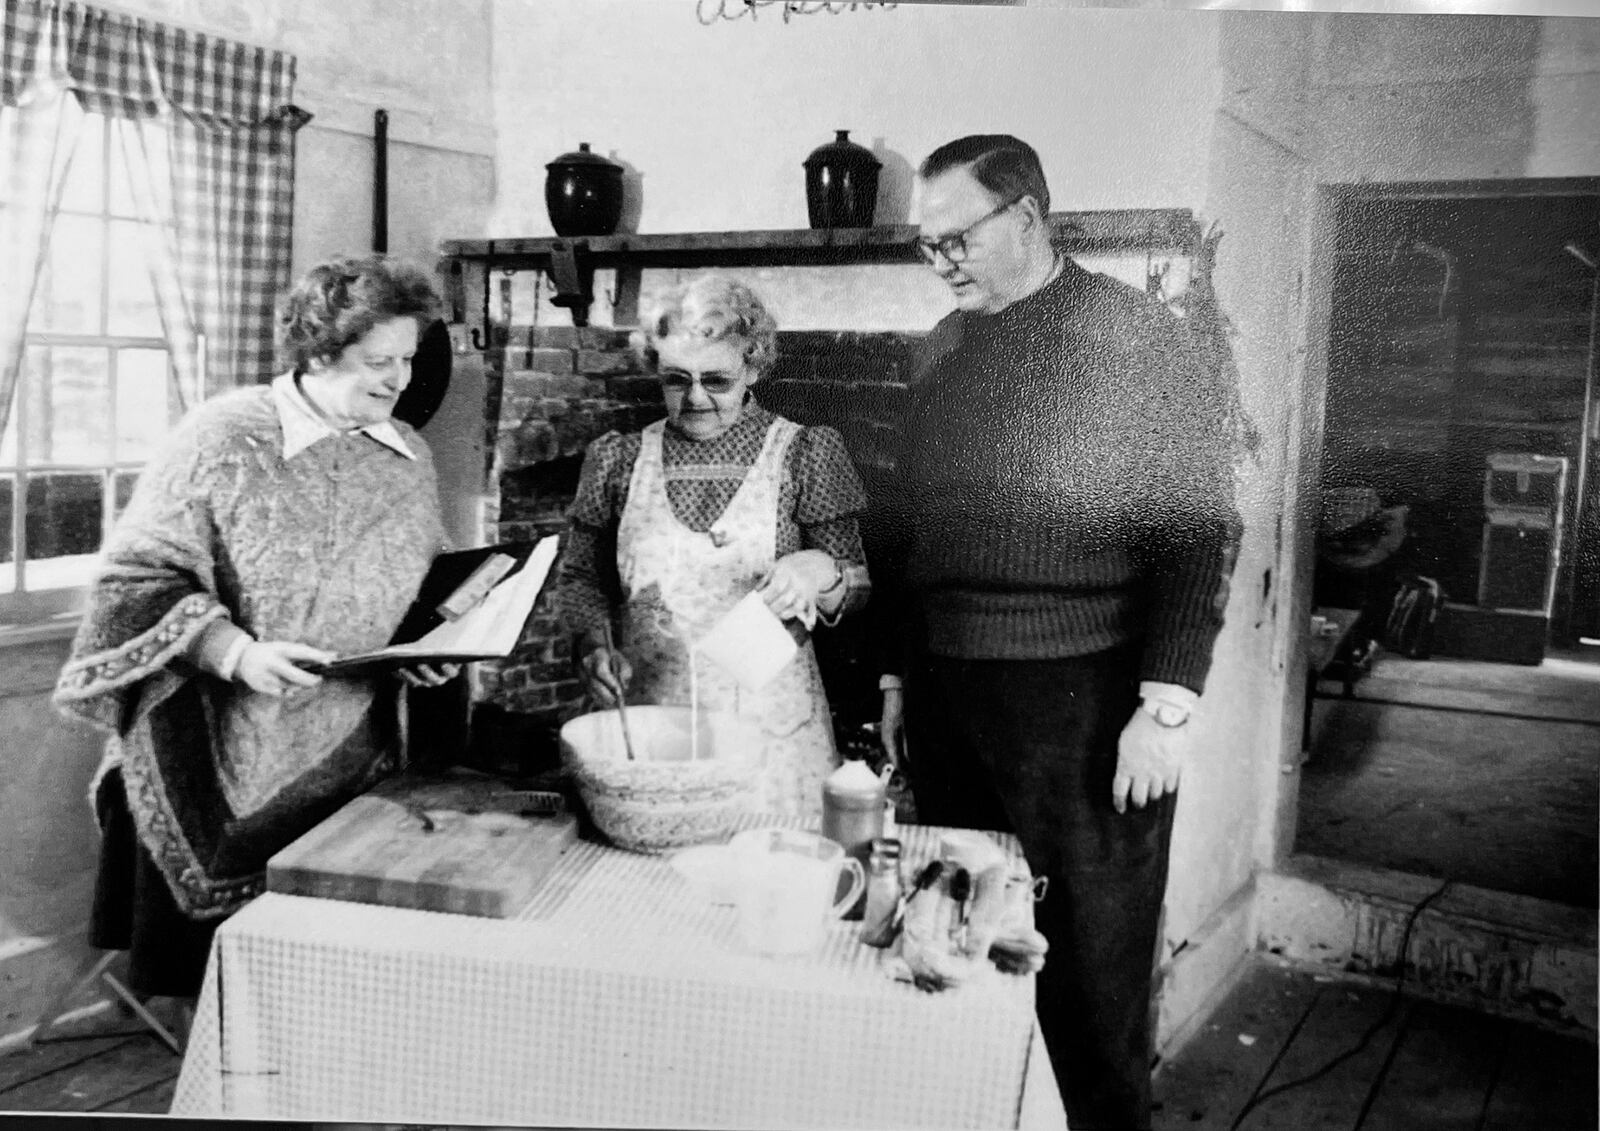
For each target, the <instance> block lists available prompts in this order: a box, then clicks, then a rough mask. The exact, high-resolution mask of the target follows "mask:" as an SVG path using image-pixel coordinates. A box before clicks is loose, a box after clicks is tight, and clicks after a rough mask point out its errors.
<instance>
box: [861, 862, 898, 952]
mask: <svg viewBox="0 0 1600 1131" xmlns="http://www.w3.org/2000/svg"><path fill="white" fill-rule="evenodd" d="M900 892H901V885H900V842H899V841H898V840H891V839H889V838H887V837H881V836H880V837H874V838H873V841H872V852H871V854H870V855H869V856H868V858H867V907H866V911H865V913H864V914H863V915H862V917H861V920H862V921H861V941H862V942H864V943H866V944H867V945H868V946H877V947H885V946H888V945H889V944H890V943H892V942H894V936H895V934H896V930H895V921H894V918H895V911H896V910H897V909H898V908H899V906H900Z"/></svg>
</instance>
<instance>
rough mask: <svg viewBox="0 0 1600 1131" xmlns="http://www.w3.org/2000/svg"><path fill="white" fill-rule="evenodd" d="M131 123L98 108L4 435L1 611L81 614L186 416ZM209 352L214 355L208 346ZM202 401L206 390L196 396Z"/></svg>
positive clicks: (82, 138) (76, 166)
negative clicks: (148, 467) (126, 160)
mask: <svg viewBox="0 0 1600 1131" xmlns="http://www.w3.org/2000/svg"><path fill="white" fill-rule="evenodd" d="M119 128H121V123H120V122H119V121H117V120H115V119H107V118H106V117H104V116H102V115H99V114H86V115H85V116H84V120H83V126H82V132H81V133H80V135H79V139H78V142H77V149H76V151H75V153H74V156H73V161H72V165H71V169H70V171H69V173H68V179H67V184H66V189H65V193H64V196H63V199H62V207H61V211H60V213H59V214H58V215H57V217H56V220H55V225H54V228H53V229H52V231H51V235H50V247H49V258H48V262H47V265H46V267H45V269H44V272H43V274H42V275H41V277H40V279H39V285H38V288H37V290H36V292H35V294H34V299H33V306H32V308H31V310H30V312H29V316H28V325H27V330H26V334H25V336H24V360H23V366H22V372H21V375H20V377H19V379H18V385H17V393H16V399H15V401H14V403H13V406H12V412H11V418H10V421H9V422H8V424H7V428H6V432H5V435H4V437H3V438H0V614H4V618H5V619H6V620H9V621H29V620H35V619H39V618H42V617H46V616H50V615H53V614H58V613H63V612H67V611H70V610H72V609H75V608H76V607H77V604H78V601H79V595H80V588H81V587H82V586H83V585H84V584H85V583H87V582H88V581H89V579H90V575H91V572H92V570H93V568H94V563H95V555H96V552H97V551H98V550H99V548H100V543H101V540H102V539H103V538H104V537H105V535H106V533H107V532H108V531H109V530H110V528H111V523H112V522H113V521H114V520H115V519H116V517H117V515H118V513H120V511H121V510H122V508H123V507H124V506H125V505H126V504H127V501H128V498H129V496H130V495H131V493H132V490H133V484H134V480H135V479H136V478H137V476H138V473H139V470H140V468H141V467H142V466H143V464H144V462H145V461H146V460H147V459H148V458H150V456H151V455H152V454H153V452H154V450H155V447H156V445H158V444H159V443H160V441H161V439H162V438H163V436H164V435H165V434H166V432H167V430H168V429H169V428H170V427H171V425H172V424H173V423H174V422H175V420H176V419H177V416H178V415H179V412H180V411H181V406H180V405H179V403H178V398H177V396H176V395H175V384H174V376H173V369H172V358H171V353H170V350H169V347H168V344H167V341H166V338H165V335H164V334H163V331H162V324H161V319H160V317H159V315H158V312H157V306H156V296H155V290H154V287H153V286H152V283H151V278H150V272H149V269H148V266H147V260H146V257H145V253H144V250H143V248H144V246H145V244H146V241H147V240H148V239H149V238H150V237H151V236H153V235H158V234H159V233H153V232H151V231H150V230H149V225H147V224H144V223H142V222H140V221H139V220H137V219H135V218H134V217H135V211H134V205H133V200H132V198H131V193H130V190H129V186H128V184H127V178H126V175H125V174H124V173H123V171H122V169H123V162H121V161H120V160H114V159H113V150H112V147H113V146H114V145H116V144H117V143H118V139H117V136H116V133H117V130H118V129H119ZM202 348H203V347H202ZM186 399H187V400H188V401H189V403H190V404H193V403H195V402H196V401H197V400H198V399H199V398H198V390H193V391H190V393H189V395H188V396H187V397H186Z"/></svg>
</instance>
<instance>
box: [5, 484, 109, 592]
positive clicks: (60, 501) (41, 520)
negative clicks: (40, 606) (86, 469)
mask: <svg viewBox="0 0 1600 1131" xmlns="http://www.w3.org/2000/svg"><path fill="white" fill-rule="evenodd" d="M104 507H105V487H104V476H103V475H101V474H100V473H99V472H92V473H89V474H83V473H71V474H49V473H45V474H38V473H35V474H32V475H29V476H28V515H27V518H26V520H25V523H26V527H27V531H26V534H25V535H24V536H25V538H26V539H27V542H26V545H27V554H28V560H29V561H30V562H33V561H38V560H40V559H43V558H61V557H66V556H67V555H69V554H92V553H94V552H95V551H97V550H98V549H99V548H100V524H101V522H102V516H103V513H104ZM28 588H30V589H38V588H42V586H39V585H35V584H33V583H31V582H30V583H29V585H28Z"/></svg>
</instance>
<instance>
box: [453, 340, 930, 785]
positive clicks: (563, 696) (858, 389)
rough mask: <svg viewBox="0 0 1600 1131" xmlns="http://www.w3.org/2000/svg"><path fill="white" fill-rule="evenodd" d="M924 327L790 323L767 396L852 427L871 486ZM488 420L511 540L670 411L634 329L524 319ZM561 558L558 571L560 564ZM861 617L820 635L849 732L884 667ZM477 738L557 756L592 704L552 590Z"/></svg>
mask: <svg viewBox="0 0 1600 1131" xmlns="http://www.w3.org/2000/svg"><path fill="white" fill-rule="evenodd" d="M917 340H918V336H916V335H906V334H887V333H885V334H866V333H829V332H809V331H808V332H791V333H783V334H780V336H779V360H778V361H777V363H776V364H775V365H774V367H773V369H772V371H771V372H770V373H769V374H768V375H767V377H766V378H765V379H764V380H763V381H762V382H761V383H760V384H759V385H758V386H757V387H756V394H757V398H758V399H759V400H760V401H761V403H762V404H764V405H766V406H767V407H768V408H771V409H773V410H774V411H776V412H780V413H782V414H783V415H785V416H787V417H789V418H790V419H792V420H796V421H799V422H800V423H803V424H828V425H832V426H833V427H835V428H838V429H839V431H840V432H841V433H842V434H843V436H844V438H845V443H846V445H847V447H848V448H849V450H850V453H851V455H852V457H853V458H854V459H855V460H856V465H857V467H858V469H859V470H860V471H861V473H862V477H863V480H864V481H865V482H866V483H867V486H868V490H869V493H875V492H876V490H877V489H878V487H879V484H880V483H881V479H882V469H883V468H884V467H885V466H886V460H887V456H888V453H889V450H890V447H889V445H890V443H891V441H892V439H893V436H894V433H895V429H896V427H897V421H898V416H899V411H900V405H901V402H902V400H903V397H904V393H905V383H906V380H907V376H908V373H909V369H910V364H911V362H910V358H911V354H912V351H913V350H914V348H915V345H916V343H917ZM489 371H490V374H491V380H490V394H489V397H488V404H487V405H486V406H485V407H486V410H487V421H486V423H487V425H488V427H489V429H490V440H491V449H492V451H493V459H494V466H493V469H492V474H491V477H490V478H491V483H492V484H494V486H495V488H496V490H497V492H498V497H497V498H494V499H491V500H490V503H489V505H488V509H487V512H486V514H485V515H484V520H485V534H486V536H487V537H489V538H491V539H497V540H501V541H510V540H518V539H525V538H532V537H538V536H542V535H545V534H550V533H556V532H558V531H560V530H561V529H562V528H563V526H564V524H565V511H566V508H567V506H568V504H569V503H570V502H571V500H572V494H573V491H574V489H575V488H576V485H577V477H578V470H579V467H580V465H581V462H582V456H583V452H584V449H585V448H586V447H587V446H588V444H589V443H590V442H591V441H592V440H594V439H595V438H596V437H598V436H600V435H602V434H603V433H605V432H607V431H610V430H612V429H615V430H617V431H622V432H629V431H638V430H639V429H640V428H643V427H644V426H645V425H646V424H649V423H650V422H651V421H653V420H656V419H659V418H660V417H661V416H662V415H663V414H664V412H665V410H664V408H663V405H662V400H661V393H660V388H659V386H658V385H657V384H656V382H655V380H654V379H653V378H651V377H648V376H645V375H644V374H642V373H641V372H640V370H639V365H638V362H637V359H636V358H635V356H634V354H633V352H632V350H631V349H630V348H629V345H628V331H626V330H616V329H608V328H594V327H590V328H584V329H575V328H572V327H514V328H512V329H511V330H510V332H509V334H508V335H507V338H506V344H505V346H504V347H503V348H500V349H496V350H492V351H490V354H489ZM558 568H559V567H558ZM863 638H864V632H863V626H862V625H860V624H857V625H855V626H851V625H850V622H848V621H847V622H846V623H845V625H842V626H840V628H838V629H834V630H829V631H827V632H824V633H820V634H819V635H818V637H817V645H818V652H819V656H820V658H821V662H822V664H823V668H824V678H825V679H826V680H827V682H828V685H829V693H830V699H831V701H832V702H833V705H834V708H835V712H836V714H837V715H839V716H840V717H841V720H842V721H843V725H844V728H846V729H848V728H850V727H854V726H856V725H858V723H859V722H860V721H865V719H866V718H868V717H871V715H872V714H875V712H876V710H877V706H876V694H877V692H876V674H875V673H872V672H869V671H867V670H866V664H865V661H864V660H863V657H862V650H863V646H864V640H863ZM474 696H475V698H476V700H477V701H478V706H477V709H476V712H475V719H476V720H477V721H478V722H477V725H476V726H475V730H476V731H479V732H481V733H480V734H478V735H475V739H477V741H475V743H474V747H475V749H476V750H477V752H478V760H479V761H481V762H484V763H485V764H487V765H489V766H490V767H491V768H495V769H499V770H502V771H510V772H523V773H526V772H538V771H540V770H543V769H546V768H548V767H549V766H551V765H552V764H553V763H554V760H555V757H556V743H555V731H556V729H557V728H558V727H559V726H560V724H561V723H562V722H564V721H565V720H566V719H568V718H570V717H572V715H574V714H576V713H578V712H579V711H581V710H583V709H584V707H583V700H582V692H581V689H580V687H579V685H578V682H577V680H576V679H575V678H574V677H573V671H572V656H571V650H570V645H569V641H568V634H567V632H566V631H565V629H564V627H563V626H562V625H561V624H560V623H559V621H558V619H557V617H556V616H555V614H554V610H553V608H552V607H551V602H550V599H549V597H548V595H547V596H546V597H544V598H542V599H541V600H540V602H539V604H538V606H537V607H536V608H535V610H534V614H533V616H532V617H531V618H530V620H529V622H528V626H527V629H526V631H525V632H524V635H523V639H522V642H521V643H520V644H519V646H518V648H517V650H516V651H515V652H514V653H513V654H512V656H511V657H510V658H509V659H508V660H506V661H504V662H501V663H485V664H480V665H478V675H477V684H476V687H475V689H474Z"/></svg>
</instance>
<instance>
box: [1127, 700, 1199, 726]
mask: <svg viewBox="0 0 1600 1131" xmlns="http://www.w3.org/2000/svg"><path fill="white" fill-rule="evenodd" d="M1139 709H1140V710H1142V711H1143V712H1144V713H1145V714H1147V715H1149V716H1150V717H1151V718H1152V719H1154V720H1155V721H1156V722H1157V723H1158V724H1160V725H1161V726H1164V727H1174V728H1175V727H1181V726H1182V725H1183V724H1184V723H1186V722H1188V721H1189V712H1188V711H1186V710H1184V709H1183V708H1182V707H1180V706H1178V705H1177V704H1176V703H1164V702H1162V701H1161V700H1160V699H1143V700H1140V702H1139Z"/></svg>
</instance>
